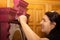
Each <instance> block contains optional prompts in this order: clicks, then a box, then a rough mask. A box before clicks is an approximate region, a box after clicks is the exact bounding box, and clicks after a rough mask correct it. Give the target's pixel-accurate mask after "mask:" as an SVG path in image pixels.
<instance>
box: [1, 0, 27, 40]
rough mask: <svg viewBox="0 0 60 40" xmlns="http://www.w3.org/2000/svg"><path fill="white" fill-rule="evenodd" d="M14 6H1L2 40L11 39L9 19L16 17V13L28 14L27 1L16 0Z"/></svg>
mask: <svg viewBox="0 0 60 40" xmlns="http://www.w3.org/2000/svg"><path fill="white" fill-rule="evenodd" d="M14 3H15V4H14V5H15V6H14V8H13V9H12V8H0V28H1V31H0V34H1V40H9V36H8V35H9V30H8V29H9V21H12V20H14V19H15V17H16V15H17V16H19V15H22V14H24V15H25V14H26V9H27V8H26V7H27V5H28V3H27V2H25V1H23V0H15V1H14Z"/></svg>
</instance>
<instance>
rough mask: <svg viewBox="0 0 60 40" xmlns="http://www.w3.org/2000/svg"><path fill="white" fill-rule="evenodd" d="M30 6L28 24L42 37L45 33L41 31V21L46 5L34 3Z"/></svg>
mask: <svg viewBox="0 0 60 40" xmlns="http://www.w3.org/2000/svg"><path fill="white" fill-rule="evenodd" d="M30 6H31V7H30ZM30 6H29V7H28V8H29V10H28V14H30V18H29V23H28V24H29V26H30V27H31V28H32V30H33V31H34V32H35V33H36V34H38V35H39V36H40V37H41V36H42V35H43V34H42V32H41V26H40V21H41V19H42V16H43V15H44V12H45V5H42V4H41V5H39V4H38V5H36V4H33V5H30Z"/></svg>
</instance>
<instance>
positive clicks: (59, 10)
mask: <svg viewBox="0 0 60 40" xmlns="http://www.w3.org/2000/svg"><path fill="white" fill-rule="evenodd" d="M52 10H55V11H57V12H59V13H60V5H52Z"/></svg>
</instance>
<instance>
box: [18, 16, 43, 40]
mask: <svg viewBox="0 0 60 40" xmlns="http://www.w3.org/2000/svg"><path fill="white" fill-rule="evenodd" d="M18 21H19V22H20V23H21V25H22V28H23V31H24V33H25V35H26V37H27V39H28V40H43V39H41V38H40V37H39V36H38V35H37V34H36V33H34V32H33V31H32V30H31V28H30V27H29V26H28V25H27V23H26V21H27V18H26V16H24V15H22V16H19V18H18Z"/></svg>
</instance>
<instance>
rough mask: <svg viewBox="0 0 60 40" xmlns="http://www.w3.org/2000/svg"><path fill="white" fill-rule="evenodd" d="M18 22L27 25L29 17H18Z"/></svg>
mask: <svg viewBox="0 0 60 40" xmlns="http://www.w3.org/2000/svg"><path fill="white" fill-rule="evenodd" d="M18 21H19V22H25V23H26V22H27V17H26V16H25V15H21V16H19V17H18Z"/></svg>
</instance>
